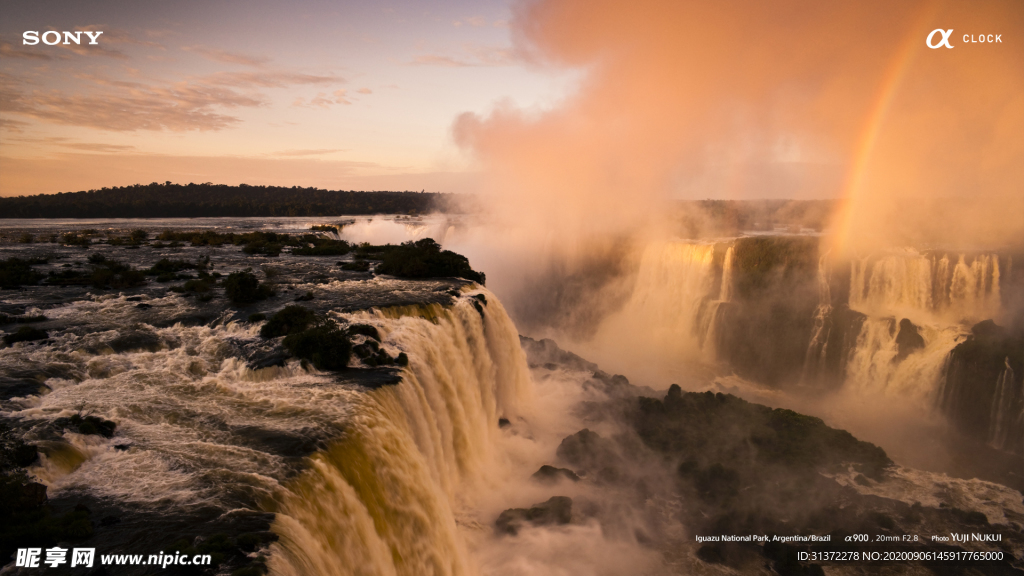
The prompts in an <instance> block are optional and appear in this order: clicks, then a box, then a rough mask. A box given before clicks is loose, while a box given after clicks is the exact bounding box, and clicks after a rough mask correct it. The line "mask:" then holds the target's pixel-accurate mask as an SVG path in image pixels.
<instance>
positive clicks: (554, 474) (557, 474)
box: [531, 464, 580, 484]
mask: <svg viewBox="0 0 1024 576" xmlns="http://www.w3.org/2000/svg"><path fill="white" fill-rule="evenodd" d="M531 478H533V479H534V480H536V481H537V482H541V483H543V484H554V483H555V482H558V481H559V480H562V479H563V478H564V479H567V480H572V481H573V482H579V481H580V477H579V476H577V475H576V473H575V472H573V471H572V470H569V469H568V468H555V467H554V466H548V465H547V464H545V465H543V466H541V467H540V470H537V471H536V472H534V473H533V476H531Z"/></svg>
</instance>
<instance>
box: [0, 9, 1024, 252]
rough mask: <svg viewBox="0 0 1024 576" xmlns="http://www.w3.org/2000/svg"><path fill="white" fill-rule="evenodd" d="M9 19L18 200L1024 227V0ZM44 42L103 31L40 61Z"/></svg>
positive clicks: (0, 118) (73, 13) (851, 228)
mask: <svg viewBox="0 0 1024 576" xmlns="http://www.w3.org/2000/svg"><path fill="white" fill-rule="evenodd" d="M0 11H2V13H3V15H4V17H3V19H2V20H0V195H20V194H35V193H50V192H57V191H72V190H82V189H90V188H100V187H104V186H115V185H126V184H133V183H137V182H143V183H148V182H153V181H158V182H163V181H172V182H180V183H187V182H207V181H210V182H216V183H226V184H238V183H243V182H244V183H247V184H268V185H269V184H274V185H287V186H290V185H300V186H316V187H321V188H328V189H355V190H381V189H389V190H421V189H425V190H430V191H442V192H480V193H482V194H484V195H489V197H490V198H491V200H492V201H491V202H489V203H488V205H489V206H491V207H492V208H494V210H495V211H498V212H503V213H505V214H507V215H508V217H509V218H511V219H514V220H516V221H523V220H529V219H534V220H536V221H534V222H532V224H531V225H533V226H534V227H537V228H540V229H550V228H552V227H554V226H566V224H565V222H566V221H567V216H571V217H572V218H574V219H575V220H576V221H577V222H578V223H579V225H580V226H583V227H588V226H589V227H596V228H598V229H600V230H608V229H609V227H611V226H631V227H637V226H641V227H643V226H646V222H648V221H649V219H650V215H651V214H652V213H655V214H658V213H661V212H663V209H662V207H661V204H660V203H661V201H663V200H664V199H666V198H668V199H677V198H691V199H703V198H727V199H745V198H841V199H843V200H844V202H845V203H846V209H845V214H846V216H845V219H841V220H840V221H839V222H838V223H837V228H839V229H841V230H843V231H845V232H844V233H843V234H841V235H840V240H839V242H840V244H842V243H843V242H845V240H843V239H842V238H845V237H848V236H851V235H857V236H865V235H868V234H875V233H876V232H878V230H869V228H876V229H879V230H892V229H894V228H907V229H909V228H914V229H915V230H919V229H921V228H926V227H928V226H931V227H933V228H935V230H936V231H938V232H939V233H948V232H949V231H950V230H951V229H956V230H957V231H958V233H959V232H960V231H962V232H963V234H965V235H973V236H975V237H980V235H983V234H984V233H985V231H986V230H989V229H998V236H1000V237H1006V236H1008V235H1010V236H1012V235H1015V234H1017V233H1018V231H1020V230H1021V229H1022V228H1024V226H1022V223H1024V215H1022V216H1020V217H1016V216H1013V214H1016V213H1018V212H1019V213H1021V214H1024V137H1022V136H1021V135H1022V134H1024V43H1022V38H1021V35H1022V33H1024V3H1021V2H1020V1H1019V0H972V1H970V2H965V1H952V0H904V1H901V2H897V3H893V2H891V1H888V0H886V1H882V0H857V1H852V0H850V1H835V2H826V3H822V2H820V1H816V0H813V1H812V0H778V1H775V2H750V1H749V0H715V1H705V0H632V1H631V2H622V1H620V0H504V1H502V0H496V1H472V2H471V1H451V2H435V1H405V2H368V1H367V2H346V1H333V2H327V1H320V0H299V1H296V2H290V3H287V4H286V3H281V2H266V1H247V2H233V1H224V0H220V1H218V0H210V1H202V2H199V1H178V2H154V1H148V0H147V1H134V2H128V1H119V0H108V1H93V2H81V1H78V2H66V1H47V0H41V1H32V2H29V1H13V0H0ZM25 30H39V31H45V30H91V31H99V30H102V31H103V35H102V36H100V39H99V44H98V45H96V46H79V45H67V46H64V45H58V46H45V45H43V44H38V45H34V46H27V45H24V44H23V43H22V32H24V31H25ZM935 30H941V31H946V30H949V31H950V32H949V33H948V34H949V36H948V40H949V43H950V44H949V46H950V47H948V48H947V47H945V46H939V45H938V44H937V43H938V42H939V41H941V39H942V38H943V36H942V35H941V34H939V35H934V31H935ZM989 34H994V35H997V36H998V37H999V41H998V42H986V43H978V42H968V40H967V38H968V37H970V38H972V39H973V38H975V37H976V36H978V37H989V38H993V39H995V36H986V35H989ZM929 39H931V40H929ZM929 41H932V44H933V46H938V47H937V48H933V47H931V46H929V45H928V42H929ZM950 199H955V200H957V202H951V201H950ZM965 203H966V205H965ZM940 204H941V206H940ZM915 208H920V209H915ZM1018 208H1020V209H1021V210H1019V211H1018V210H1017V209H1018ZM1007 214H1010V216H1007ZM883 216H884V217H883ZM908 218H911V219H913V218H916V219H917V220H919V222H915V223H914V225H913V226H910V225H909V224H908V225H906V226H904V224H905V223H906V222H907V221H908ZM947 221H949V222H953V224H955V225H954V226H952V228H951V225H950V224H949V222H947ZM961 224H962V225H961ZM570 226H571V223H570ZM575 234H576V233H575V232H570V235H575ZM839 248H842V246H841V245H840V246H839Z"/></svg>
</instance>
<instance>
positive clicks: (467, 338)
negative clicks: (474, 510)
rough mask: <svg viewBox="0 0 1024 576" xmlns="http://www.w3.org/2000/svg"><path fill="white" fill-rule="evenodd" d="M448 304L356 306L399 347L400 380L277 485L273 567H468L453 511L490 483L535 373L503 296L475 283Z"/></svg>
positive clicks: (356, 317) (398, 570)
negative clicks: (497, 445)
mask: <svg viewBox="0 0 1024 576" xmlns="http://www.w3.org/2000/svg"><path fill="white" fill-rule="evenodd" d="M474 293H480V294H483V295H484V296H485V297H486V299H487V305H486V306H485V307H483V306H482V307H481V309H482V310H483V312H480V311H478V309H477V307H476V306H475V305H474V304H477V305H479V302H478V301H477V300H475V299H473V298H471V297H465V296H464V297H462V298H460V299H459V300H458V302H457V303H456V304H455V305H454V306H451V307H442V306H439V305H430V306H410V307H402V308H393V309H389V310H382V311H373V312H362V313H357V314H353V315H351V317H350V318H349V319H350V320H352V321H355V322H368V323H373V324H375V325H377V326H378V328H379V329H380V331H381V333H382V335H383V339H384V345H385V346H386V347H394V348H397V349H400V350H403V351H405V352H406V353H407V354H408V356H409V360H410V363H409V366H408V367H406V368H405V369H404V370H403V372H402V381H401V383H399V384H397V385H395V386H386V387H383V388H379V389H377V390H373V391H370V392H368V393H366V394H364V395H362V396H361V397H360V399H359V400H358V401H357V403H356V405H355V406H354V407H353V413H354V416H353V418H352V420H351V421H350V422H349V423H348V428H347V429H346V432H345V434H344V437H343V438H342V439H341V440H340V441H339V442H337V443H335V444H334V445H332V446H330V447H329V448H328V449H326V450H324V451H322V452H320V453H318V454H316V455H315V456H314V457H313V458H312V459H311V463H310V467H309V468H308V470H306V471H305V472H304V473H303V474H302V475H301V476H300V477H299V478H298V479H296V480H295V481H293V482H292V483H291V484H290V485H289V486H288V487H287V488H286V489H282V490H281V491H280V493H278V494H277V495H275V497H274V502H273V503H272V504H271V506H270V507H271V508H273V509H274V511H275V512H277V518H276V520H275V523H274V526H273V530H274V531H275V532H276V533H277V534H278V535H279V536H280V540H279V541H278V542H277V543H275V544H274V545H273V549H272V550H271V556H270V564H269V565H270V568H271V571H272V573H274V574H280V575H295V576H300V575H308V574H351V575H367V576H369V575H382V574H383V575H395V576H401V575H410V576H411V575H418V574H435V575H451V576H458V575H462V574H473V573H475V569H474V567H473V566H472V562H471V561H470V560H469V558H468V556H467V553H466V550H465V545H464V543H463V539H462V535H460V534H459V532H458V530H459V529H458V527H457V524H458V521H459V510H460V509H461V508H462V507H463V506H464V505H465V504H468V503H469V502H470V501H471V499H472V497H473V495H474V494H477V493H480V492H482V491H485V490H486V488H487V479H488V478H487V476H488V471H489V470H491V469H492V467H493V465H494V459H495V458H497V456H496V452H497V451H496V450H495V449H494V441H495V437H496V435H497V434H498V430H499V428H498V419H499V418H510V419H516V418H518V417H520V415H521V414H522V413H523V411H524V410H526V409H528V407H529V404H530V402H531V395H532V389H531V383H530V378H529V372H528V368H527V365H526V360H525V356H524V354H523V352H522V349H521V348H520V345H519V336H518V334H517V332H516V329H515V326H514V325H513V324H512V321H511V320H510V319H509V317H508V316H507V314H506V313H505V310H504V309H503V307H502V306H501V303H500V302H499V301H498V299H497V298H495V297H494V296H493V295H491V294H490V293H489V292H486V291H483V290H480V291H479V292H474Z"/></svg>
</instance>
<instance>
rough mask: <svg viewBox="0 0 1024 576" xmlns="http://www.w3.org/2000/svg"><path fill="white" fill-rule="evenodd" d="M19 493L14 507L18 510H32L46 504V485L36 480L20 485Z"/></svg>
mask: <svg viewBox="0 0 1024 576" xmlns="http://www.w3.org/2000/svg"><path fill="white" fill-rule="evenodd" d="M20 492H21V494H20V496H19V498H18V501H17V504H16V505H15V507H16V508H17V509H19V510H33V509H35V508H39V507H40V506H42V505H43V504H46V500H47V498H46V486H45V485H43V484H39V483H38V482H29V483H28V484H25V485H24V486H22V487H21V490H20Z"/></svg>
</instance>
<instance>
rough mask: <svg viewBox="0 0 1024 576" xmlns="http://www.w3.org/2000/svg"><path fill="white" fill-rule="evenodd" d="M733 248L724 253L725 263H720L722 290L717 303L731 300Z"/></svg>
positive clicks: (730, 247)
mask: <svg viewBox="0 0 1024 576" xmlns="http://www.w3.org/2000/svg"><path fill="white" fill-rule="evenodd" d="M733 251H734V250H733V247H732V246H729V249H728V250H726V251H725V261H724V262H723V263H722V289H721V290H719V292H718V300H719V302H728V301H730V300H732V259H733Z"/></svg>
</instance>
